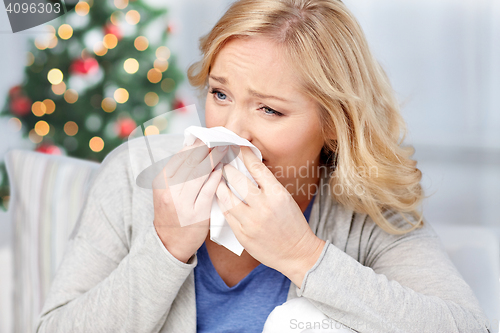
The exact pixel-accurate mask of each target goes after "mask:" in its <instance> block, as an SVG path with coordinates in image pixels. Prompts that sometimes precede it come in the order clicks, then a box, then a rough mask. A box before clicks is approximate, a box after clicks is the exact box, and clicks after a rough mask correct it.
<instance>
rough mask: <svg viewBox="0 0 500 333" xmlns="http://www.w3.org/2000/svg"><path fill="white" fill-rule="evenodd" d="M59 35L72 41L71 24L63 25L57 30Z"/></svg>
mask: <svg viewBox="0 0 500 333" xmlns="http://www.w3.org/2000/svg"><path fill="white" fill-rule="evenodd" d="M57 33H58V34H59V37H60V38H62V39H70V38H71V36H73V28H72V27H71V26H70V25H69V24H63V25H61V26H60V27H59V29H57Z"/></svg>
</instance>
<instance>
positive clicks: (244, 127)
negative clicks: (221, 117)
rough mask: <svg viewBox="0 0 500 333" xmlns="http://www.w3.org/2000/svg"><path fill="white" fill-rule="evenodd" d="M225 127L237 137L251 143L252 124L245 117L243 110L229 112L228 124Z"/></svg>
mask: <svg viewBox="0 0 500 333" xmlns="http://www.w3.org/2000/svg"><path fill="white" fill-rule="evenodd" d="M223 126H224V127H225V128H227V129H228V130H230V131H232V132H234V133H235V134H236V135H238V136H240V137H242V138H244V139H246V140H248V141H250V142H251V140H252V138H251V135H250V133H251V128H250V127H251V124H250V123H249V120H248V117H245V114H244V111H243V110H233V111H232V112H229V114H228V115H227V118H226V123H225V124H224V125H223Z"/></svg>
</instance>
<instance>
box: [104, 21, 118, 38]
mask: <svg viewBox="0 0 500 333" xmlns="http://www.w3.org/2000/svg"><path fill="white" fill-rule="evenodd" d="M107 34H113V35H115V36H116V38H117V39H118V40H120V39H122V31H121V30H120V28H119V27H117V26H116V25H114V24H113V23H107V24H106V25H105V26H104V35H107Z"/></svg>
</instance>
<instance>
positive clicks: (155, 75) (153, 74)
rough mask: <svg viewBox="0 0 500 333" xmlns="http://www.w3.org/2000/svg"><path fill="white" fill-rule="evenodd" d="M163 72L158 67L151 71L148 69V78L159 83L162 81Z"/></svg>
mask: <svg viewBox="0 0 500 333" xmlns="http://www.w3.org/2000/svg"><path fill="white" fill-rule="evenodd" d="M161 77H162V75H161V72H160V71H159V70H158V69H156V68H151V69H150V70H149V71H148V80H149V81H150V82H151V83H158V82H160V81H161Z"/></svg>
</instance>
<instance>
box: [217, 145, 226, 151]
mask: <svg viewBox="0 0 500 333" xmlns="http://www.w3.org/2000/svg"><path fill="white" fill-rule="evenodd" d="M217 149H218V150H219V151H225V150H226V149H227V146H217Z"/></svg>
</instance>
